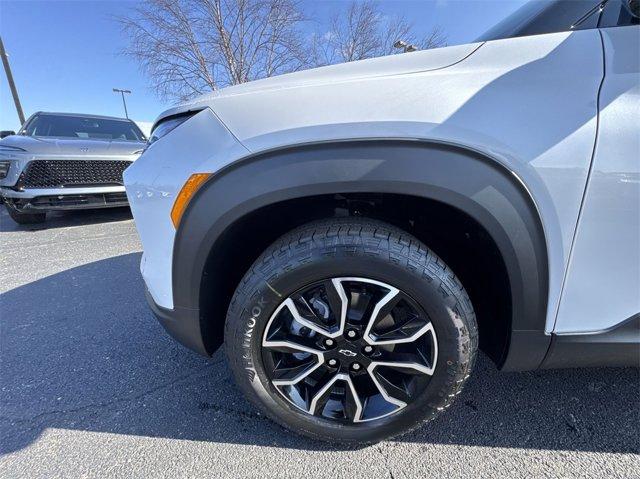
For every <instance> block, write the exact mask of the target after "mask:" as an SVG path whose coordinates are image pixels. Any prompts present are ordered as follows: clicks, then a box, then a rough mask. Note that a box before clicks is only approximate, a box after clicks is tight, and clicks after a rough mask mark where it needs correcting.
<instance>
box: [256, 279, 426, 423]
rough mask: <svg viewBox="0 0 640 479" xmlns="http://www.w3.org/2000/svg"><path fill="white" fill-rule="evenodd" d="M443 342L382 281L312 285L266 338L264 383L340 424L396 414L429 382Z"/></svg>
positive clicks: (280, 313) (287, 304)
mask: <svg viewBox="0 0 640 479" xmlns="http://www.w3.org/2000/svg"><path fill="white" fill-rule="evenodd" d="M437 356H438V343H437V338H436V333H435V330H434V328H433V325H432V323H431V321H430V319H429V317H428V315H427V313H426V312H425V311H424V310H423V309H422V308H421V307H420V305H419V304H418V303H417V302H416V301H414V300H413V299H412V298H411V297H410V296H409V295H408V294H406V293H404V292H402V291H400V290H399V289H397V288H395V287H393V286H391V285H389V284H386V283H382V282H380V281H376V280H372V279H367V278H359V277H341V278H331V279H326V280H322V281H317V282H314V283H312V284H309V285H307V286H305V287H303V288H301V289H299V290H298V291H296V292H295V293H293V294H292V295H291V296H289V297H288V298H286V299H284V301H282V303H280V305H279V306H278V307H277V309H276V310H275V311H274V313H273V314H272V316H271V317H270V319H269V322H268V323H267V326H266V328H265V331H264V335H263V338H262V360H263V364H264V366H265V371H266V374H267V378H268V379H269V381H270V382H271V384H272V385H273V387H274V388H275V389H276V390H277V391H278V393H280V394H281V395H282V396H283V397H284V398H285V399H286V400H287V401H288V402H289V403H291V404H292V405H293V406H295V407H296V408H298V409H299V410H301V411H303V412H305V413H307V414H309V415H312V416H316V417H319V418H324V419H328V420H332V421H337V422H343V423H359V422H365V421H372V420H375V419H380V418H382V417H386V416H390V415H393V414H396V413H397V412H399V411H400V410H402V409H403V408H405V407H406V406H407V405H409V404H410V403H411V402H412V401H413V400H415V399H416V398H417V397H418V396H419V395H420V394H421V393H422V392H423V391H424V389H425V388H426V387H427V385H428V384H429V382H430V380H431V377H432V375H433V372H434V370H435V367H436V363H437Z"/></svg>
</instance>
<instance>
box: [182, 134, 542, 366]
mask: <svg viewBox="0 0 640 479" xmlns="http://www.w3.org/2000/svg"><path fill="white" fill-rule="evenodd" d="M348 193H390V194H400V195H409V196H415V197H421V198H425V199H431V200H436V201H439V202H442V203H445V204H448V205H450V206H453V207H455V208H457V209H459V210H462V211H463V212H464V213H466V214H467V215H469V216H471V217H472V218H473V219H474V220H476V221H477V222H478V223H479V224H480V225H482V227H483V228H485V229H486V231H487V232H488V233H489V234H490V236H491V237H492V239H493V241H494V242H495V244H496V245H497V247H498V249H499V251H500V253H501V255H502V257H503V260H504V263H505V265H506V267H507V272H508V275H509V284H510V288H511V297H512V318H511V338H510V347H509V351H508V354H507V357H506V360H505V362H504V364H503V365H502V367H503V369H506V370H527V369H534V368H536V367H538V366H539V365H540V363H541V362H542V360H543V358H544V356H545V354H546V352H547V350H548V347H549V343H550V337H549V336H548V335H545V334H544V326H545V319H546V310H547V298H548V263H547V250H546V243H545V236H544V230H543V227H542V223H541V221H540V218H539V215H538V212H537V209H536V207H535V204H534V202H533V200H532V198H531V197H530V195H529V193H528V192H527V191H526V189H525V188H524V186H523V185H522V184H521V183H520V182H519V180H518V179H517V178H516V177H515V176H514V175H513V174H512V173H511V172H510V171H508V170H507V169H506V168H505V167H503V166H502V165H500V164H499V163H498V162H497V161H495V160H493V159H491V158H487V157H485V156H483V155H481V154H479V153H477V152H474V151H471V150H468V149H464V148H460V147H456V146H452V145H446V144H440V143H433V142H426V141H418V140H414V141H411V140H409V141H407V140H362V141H349V142H338V143H319V144H311V145H304V146H298V147H291V148H288V149H283V150H276V151H271V152H266V153H263V154H259V155H256V156H253V157H249V158H246V159H243V160H240V161H238V162H236V163H233V164H231V165H229V166H228V167H226V168H225V169H223V170H221V171H219V172H217V173H216V174H215V175H214V176H212V178H211V179H210V180H209V181H208V182H207V183H206V184H205V185H203V187H202V188H200V190H199V191H198V192H197V193H196V195H195V196H194V198H193V199H192V200H191V202H190V204H189V207H188V209H187V211H186V212H185V214H184V216H183V218H182V221H181V223H180V228H179V229H178V231H177V234H176V239H175V245H174V255H173V278H172V281H173V294H174V305H175V308H176V310H177V311H176V312H178V310H179V311H183V312H184V313H188V314H187V315H188V316H189V317H190V318H192V319H191V321H190V322H191V323H194V324H191V325H187V324H182V325H180V328H181V331H182V332H181V336H183V337H184V336H185V334H186V335H187V336H189V337H190V336H197V337H193V338H191V339H189V338H187V341H186V342H187V343H189V344H187V345H188V346H190V347H191V348H192V349H196V350H198V351H199V352H201V353H203V352H206V353H208V354H211V353H212V352H213V351H211V350H206V349H207V348H206V346H205V347H203V345H204V341H203V338H202V332H201V324H200V323H201V322H202V321H203V318H200V322H197V321H194V320H195V317H196V314H195V313H196V312H197V311H198V308H199V305H200V288H201V281H202V275H203V271H204V267H205V263H206V261H207V257H208V255H209V252H210V251H212V248H213V247H214V245H215V243H216V241H217V240H218V239H220V238H221V237H222V235H223V233H224V232H225V231H226V230H227V228H229V227H230V226H231V225H233V224H234V223H235V222H236V221H238V220H240V219H241V218H243V217H244V216H245V215H247V214H249V213H251V212H253V211H256V210H258V209H260V208H262V207H265V206H268V205H272V204H276V203H279V202H282V201H286V200H291V199H300V198H304V197H309V196H317V195H328V194H329V195H330V194H348ZM204 319H205V320H212V321H216V320H217V321H224V317H222V318H204ZM192 329H195V330H196V331H190V330H192ZM182 342H183V343H185V341H182ZM216 346H217V345H216Z"/></svg>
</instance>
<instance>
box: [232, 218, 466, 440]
mask: <svg viewBox="0 0 640 479" xmlns="http://www.w3.org/2000/svg"><path fill="white" fill-rule="evenodd" d="M225 344H226V350H227V354H228V356H229V363H230V365H231V367H232V369H233V372H234V375H235V378H236V381H237V383H238V384H239V386H240V388H241V389H242V390H243V391H244V393H245V394H246V396H247V397H248V398H249V399H250V400H251V401H252V402H253V403H255V404H256V405H257V406H258V407H260V408H261V409H262V410H264V412H265V413H266V414H267V415H268V416H269V417H271V418H272V419H274V420H275V421H277V422H279V423H280V424H282V425H284V426H286V427H288V428H290V429H292V430H294V431H297V432H299V433H301V434H304V435H306V436H309V437H312V438H315V439H322V440H329V441H339V442H346V443H370V442H376V441H379V440H382V439H385V438H388V437H391V436H394V435H397V434H401V433H404V432H407V431H409V430H411V429H413V428H415V427H417V426H418V425H419V424H421V423H422V422H423V421H425V420H428V419H431V418H432V417H434V416H435V414H436V413H437V412H438V411H440V410H442V409H443V408H445V407H447V406H448V405H449V404H450V403H451V401H452V399H453V398H454V397H455V396H456V395H457V394H458V393H459V392H460V391H461V389H462V385H463V383H464V382H465V380H466V378H467V377H468V375H469V373H470V371H471V368H472V365H473V362H474V358H475V355H476V350H477V325H476V321H475V315H474V311H473V308H472V306H471V302H470V300H469V297H468V296H467V293H466V292H465V290H464V288H463V287H462V285H461V283H460V282H459V281H458V279H457V278H456V276H455V275H454V273H453V272H452V271H451V270H450V269H449V268H448V267H447V266H446V265H445V264H444V262H443V261H442V260H441V259H440V258H439V257H438V256H436V255H435V254H434V253H433V252H432V251H430V250H429V249H428V248H427V247H426V246H425V245H424V244H422V243H421V242H420V241H418V240H417V239H416V238H414V237H412V236H411V235H409V234H407V233H405V232H404V231H402V230H400V229H398V228H395V227H393V226H391V225H388V224H385V223H381V222H378V221H374V220H367V219H353V218H346V219H334V220H326V221H320V222H315V223H310V224H308V225H305V226H303V227H301V228H298V229H296V230H294V231H292V232H290V233H288V234H287V235H285V236H284V237H282V238H281V239H279V240H278V241H276V243H274V244H273V245H272V246H271V247H270V248H268V249H267V250H266V251H265V252H264V253H263V254H262V255H261V257H260V258H259V259H258V260H257V261H256V262H255V263H254V264H253V266H252V267H251V269H250V270H249V271H248V273H247V274H246V275H245V277H244V278H243V280H242V281H241V283H240V286H239V287H238V289H237V291H236V293H235V295H234V298H233V300H232V302H231V305H230V308H229V312H228V315H227V321H226V329H225Z"/></svg>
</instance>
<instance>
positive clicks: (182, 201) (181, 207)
mask: <svg viewBox="0 0 640 479" xmlns="http://www.w3.org/2000/svg"><path fill="white" fill-rule="evenodd" d="M210 176H211V173H194V174H193V175H191V176H190V177H189V179H188V180H187V181H186V182H185V183H184V185H182V189H181V190H180V193H178V196H177V197H176V201H175V203H173V208H171V221H172V222H173V226H174V227H175V228H176V229H178V225H179V224H180V220H181V219H182V215H183V214H184V212H185V210H186V209H187V206H189V201H191V198H192V197H193V195H194V194H195V193H196V191H198V189H199V188H200V187H201V186H202V184H203V183H204V182H205V181H207V179H208V178H209V177H210Z"/></svg>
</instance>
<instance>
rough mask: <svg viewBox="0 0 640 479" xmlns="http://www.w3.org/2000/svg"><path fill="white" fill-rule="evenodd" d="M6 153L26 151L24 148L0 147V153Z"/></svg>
mask: <svg viewBox="0 0 640 479" xmlns="http://www.w3.org/2000/svg"><path fill="white" fill-rule="evenodd" d="M1 151H6V152H7V153H17V152H20V151H27V150H25V149H24V148H20V147H18V146H9V145H0V152H1Z"/></svg>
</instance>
